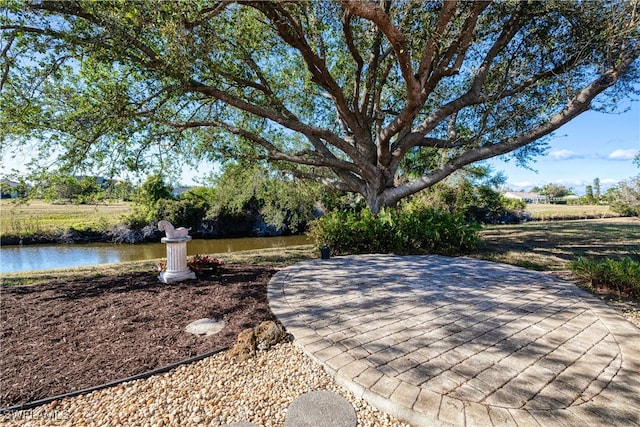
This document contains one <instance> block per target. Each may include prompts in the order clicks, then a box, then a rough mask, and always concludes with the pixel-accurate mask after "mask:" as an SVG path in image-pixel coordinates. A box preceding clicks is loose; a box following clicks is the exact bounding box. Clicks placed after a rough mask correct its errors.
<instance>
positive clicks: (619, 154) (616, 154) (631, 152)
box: [607, 148, 638, 160]
mask: <svg viewBox="0 0 640 427" xmlns="http://www.w3.org/2000/svg"><path fill="white" fill-rule="evenodd" d="M636 154H638V150H637V149H636V148H628V149H626V150H622V149H618V150H614V151H612V152H611V153H610V154H609V156H608V157H607V158H608V159H609V160H633V158H634V157H635V156H636Z"/></svg>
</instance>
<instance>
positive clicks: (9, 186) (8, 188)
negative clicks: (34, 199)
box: [0, 178, 25, 199]
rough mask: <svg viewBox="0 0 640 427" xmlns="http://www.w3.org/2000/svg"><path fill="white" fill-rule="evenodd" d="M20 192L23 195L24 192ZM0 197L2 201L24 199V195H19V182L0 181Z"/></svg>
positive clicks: (4, 179)
mask: <svg viewBox="0 0 640 427" xmlns="http://www.w3.org/2000/svg"><path fill="white" fill-rule="evenodd" d="M22 192H23V193H24V191H22ZM0 196H1V197H2V198H3V199H15V198H18V197H24V196H25V194H21V190H20V183H19V182H15V181H11V180H9V179H6V178H3V179H0Z"/></svg>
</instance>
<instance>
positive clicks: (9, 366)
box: [0, 265, 275, 408]
mask: <svg viewBox="0 0 640 427" xmlns="http://www.w3.org/2000/svg"><path fill="white" fill-rule="evenodd" d="M274 273H275V270H274V269H272V268H269V267H261V266H255V265H225V266H224V267H223V268H222V269H221V270H220V274H219V275H217V276H214V277H211V278H207V279H198V280H193V281H188V282H182V283H179V284H171V285H167V284H164V283H161V282H159V281H158V279H157V277H156V274H153V273H137V274H128V275H122V276H117V277H102V278H95V279H90V280H73V281H68V282H56V283H51V284H49V285H36V286H19V287H7V288H2V289H1V290H0V292H1V295H0V408H5V407H8V406H12V405H18V404H24V403H26V402H30V401H34V400H38V399H43V398H46V397H51V396H55V395H59V394H63V393H69V392H72V391H76V390H80V389H84V388H88V387H92V386H96V385H100V384H104V383H107V382H110V381H113V380H117V379H121V378H127V377H129V376H132V375H136V374H140V373H143V372H146V371H149V370H152V369H156V368H160V367H163V366H166V365H168V364H170V363H173V362H178V361H181V360H185V359H188V358H190V357H194V356H197V355H200V354H204V353H207V352H210V351H213V350H216V349H218V348H222V347H229V346H232V345H233V343H234V342H235V339H236V336H237V334H238V333H239V332H240V331H242V330H243V329H246V328H250V327H254V326H257V325H258V324H259V323H260V322H262V321H264V320H274V316H273V314H272V313H271V310H270V309H269V304H268V302H267V283H268V281H269V279H270V278H271V276H272V275H273V274H274ZM212 317H213V318H217V319H224V320H225V321H226V326H225V328H224V329H223V330H222V331H221V332H220V333H219V334H216V335H213V336H208V337H207V336H195V335H192V334H189V333H186V332H184V328H185V326H186V325H187V324H189V323H190V322H192V321H194V320H197V319H201V318H212Z"/></svg>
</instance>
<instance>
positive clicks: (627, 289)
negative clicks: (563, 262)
mask: <svg viewBox="0 0 640 427" xmlns="http://www.w3.org/2000/svg"><path fill="white" fill-rule="evenodd" d="M569 268H570V269H571V270H572V271H573V272H574V273H575V274H576V275H577V276H578V277H581V278H583V279H586V280H589V281H590V282H591V286H593V287H596V288H607V289H611V290H616V291H617V292H618V293H626V294H629V295H630V296H632V297H640V254H636V255H629V256H625V257H622V258H620V259H617V260H615V259H611V258H606V259H601V260H598V259H591V258H578V260H577V261H575V262H572V263H571V264H570V265H569Z"/></svg>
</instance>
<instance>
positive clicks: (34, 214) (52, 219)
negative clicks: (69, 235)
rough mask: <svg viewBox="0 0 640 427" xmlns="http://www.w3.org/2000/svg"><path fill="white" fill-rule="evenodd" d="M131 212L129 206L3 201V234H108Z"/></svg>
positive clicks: (0, 218)
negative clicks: (69, 232) (77, 232)
mask: <svg viewBox="0 0 640 427" xmlns="http://www.w3.org/2000/svg"><path fill="white" fill-rule="evenodd" d="M130 211H131V205H130V204H129V203H124V202H121V203H107V204H96V205H65V204H52V203H47V202H42V201H32V202H29V203H25V204H20V203H15V202H12V201H10V200H2V201H1V202H0V235H2V236H19V237H28V236H35V235H59V234H61V233H64V232H65V231H66V230H70V229H73V230H79V231H84V230H92V231H97V232H103V231H106V230H107V229H108V228H109V227H111V226H113V225H115V224H117V223H119V222H120V221H121V219H122V216H123V215H126V214H128V213H129V212H130Z"/></svg>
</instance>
